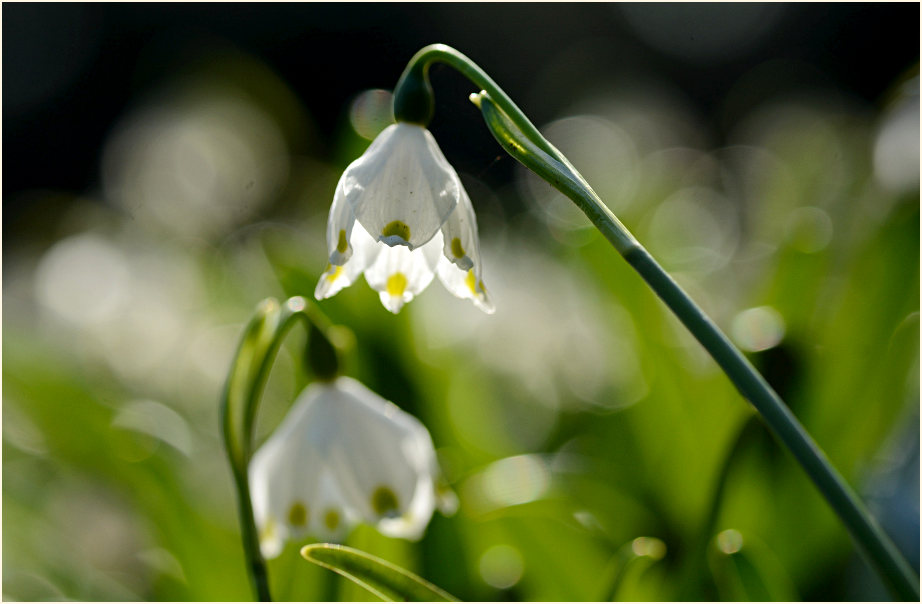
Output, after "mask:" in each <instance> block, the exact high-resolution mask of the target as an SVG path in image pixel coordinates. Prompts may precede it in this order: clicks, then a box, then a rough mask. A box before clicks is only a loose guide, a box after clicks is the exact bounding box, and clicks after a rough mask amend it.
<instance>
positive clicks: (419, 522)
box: [249, 377, 453, 558]
mask: <svg viewBox="0 0 922 604" xmlns="http://www.w3.org/2000/svg"><path fill="white" fill-rule="evenodd" d="M249 475H250V492H251V495H252V499H253V515H254V517H255V520H256V525H257V527H258V528H259V531H260V546H261V549H262V551H263V555H264V556H266V557H267V558H272V557H275V556H277V555H278V554H279V553H281V551H282V547H283V546H284V543H285V541H286V540H287V539H289V538H294V537H298V536H303V535H306V534H311V535H314V536H317V537H320V538H323V539H327V540H338V539H340V538H342V537H344V536H345V535H346V533H347V532H348V530H349V529H350V528H351V527H352V526H354V525H355V524H357V523H360V522H366V523H368V524H372V525H375V526H376V528H377V529H378V530H379V531H380V532H381V533H382V534H385V535H388V536H391V537H402V538H406V539H418V538H419V537H421V536H422V533H423V531H424V530H425V528H426V525H427V524H428V523H429V519H430V518H431V517H432V512H433V510H434V508H435V507H436V506H437V505H441V506H447V507H449V508H450V507H451V505H452V497H453V495H452V494H451V493H450V491H446V490H445V489H440V488H439V485H438V465H437V463H436V460H435V449H434V447H433V445H432V439H431V437H430V436H429V432H428V431H427V430H426V428H425V426H423V424H422V423H421V422H420V421H419V420H418V419H416V418H415V417H413V416H412V415H409V414H408V413H406V412H404V411H401V410H400V409H399V408H398V407H397V406H396V405H394V404H393V403H391V402H388V401H386V400H384V399H383V398H381V397H380V396H378V395H377V394H375V393H374V392H372V391H371V390H369V389H368V388H366V387H365V386H363V385H362V384H360V383H359V382H357V381H355V380H353V379H350V378H347V377H339V378H336V379H335V380H333V381H331V382H315V383H313V384H311V385H309V386H308V387H307V388H305V389H304V391H303V392H302V393H301V395H300V396H299V397H298V399H297V401H296V402H295V404H294V406H293V407H292V409H291V411H289V413H288V415H287V416H286V417H285V419H284V420H283V421H282V423H281V425H279V427H278V428H277V429H276V430H275V432H274V433H273V434H272V436H271V437H270V438H269V439H268V440H267V441H266V442H265V444H263V446H262V447H261V448H260V449H259V450H258V451H257V452H256V454H255V455H254V456H253V459H252V460H251V462H250V472H249Z"/></svg>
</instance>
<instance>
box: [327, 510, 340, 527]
mask: <svg viewBox="0 0 922 604" xmlns="http://www.w3.org/2000/svg"><path fill="white" fill-rule="evenodd" d="M323 525H324V526H325V527H327V529H328V530H331V531H335V530H336V529H337V528H338V527H339V512H337V511H336V510H334V509H332V508H331V509H329V510H327V513H326V514H324V515H323Z"/></svg>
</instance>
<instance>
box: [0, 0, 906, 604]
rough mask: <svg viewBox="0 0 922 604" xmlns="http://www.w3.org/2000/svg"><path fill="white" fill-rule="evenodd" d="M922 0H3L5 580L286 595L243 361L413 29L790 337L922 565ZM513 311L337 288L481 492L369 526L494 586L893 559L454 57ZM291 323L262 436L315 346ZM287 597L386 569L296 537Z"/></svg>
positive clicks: (703, 586)
mask: <svg viewBox="0 0 922 604" xmlns="http://www.w3.org/2000/svg"><path fill="white" fill-rule="evenodd" d="M918 17H919V9H918V6H917V5H913V4H908V5H898V6H897V5H884V6H878V5H861V4H850V5H806V6H804V5H761V4H751V5H750V4H747V5H706V6H705V5H684V4H683V5H674V4H666V5H631V4H628V5H607V4H592V5H582V4H580V5H557V4H548V5H544V4H540V5H522V4H518V5H466V4H445V5H443V4H422V5H391V4H381V5H322V4H319V5H260V6H256V5H232V6H229V5H190V6H185V5H135V6H129V5H66V6H65V5H25V4H15V5H10V4H4V5H3V72H4V74H3V89H4V103H3V117H4V129H3V151H4V168H5V169H4V171H3V211H4V224H3V241H4V242H3V451H2V455H3V468H2V469H3V500H2V504H3V526H2V528H3V542H2V545H3V552H2V553H3V569H2V570H3V589H2V596H3V599H5V600H64V599H76V600H240V599H247V598H249V597H250V591H249V586H248V582H247V577H246V575H245V573H244V566H243V556H242V552H241V548H240V541H239V537H238V527H237V524H236V502H235V500H234V491H233V489H232V485H231V480H230V472H229V470H228V468H227V464H226V462H225V458H224V455H223V452H222V449H221V443H220V438H219V430H218V397H219V394H220V389H221V386H222V381H223V377H224V373H225V371H226V370H227V368H228V366H229V363H230V359H231V355H232V354H233V350H234V347H235V345H236V341H237V338H238V336H239V332H240V330H241V328H242V326H243V324H244V322H245V321H246V320H247V318H248V317H249V315H250V313H251V312H252V310H253V309H254V307H255V305H256V303H257V302H258V301H259V300H261V299H262V298H264V297H267V296H274V297H277V298H286V297H288V296H292V295H305V296H310V294H311V293H312V292H313V289H314V286H315V284H316V279H317V278H318V276H319V275H320V273H321V271H322V269H323V268H324V266H325V242H324V240H323V237H324V226H325V221H326V212H327V210H328V209H329V204H330V201H331V200H332V191H333V186H334V185H335V183H336V180H337V179H338V177H339V174H340V173H341V171H342V169H343V168H344V167H345V165H346V164H347V163H348V162H349V161H351V160H352V159H354V158H355V157H357V156H358V155H359V154H360V153H361V152H362V150H363V149H364V147H365V146H366V145H367V144H368V142H369V140H370V139H371V138H373V137H374V135H375V134H376V133H377V132H378V131H380V130H381V129H382V128H383V127H384V126H385V125H386V124H387V123H388V120H389V119H390V118H389V114H388V111H389V102H390V97H389V92H388V91H387V89H390V88H392V87H393V85H394V84H395V83H396V80H397V78H398V77H399V75H400V71H401V70H402V68H403V66H404V65H405V63H406V61H407V60H408V59H409V58H410V56H411V55H412V54H413V52H415V51H416V50H418V49H419V48H420V47H422V46H423V45H425V44H428V43H431V42H444V43H447V44H450V45H453V46H455V47H456V48H458V49H459V50H460V51H462V52H464V53H466V54H468V55H469V56H470V57H471V58H472V59H473V60H475V61H477V62H478V63H479V64H480V65H481V66H482V67H483V68H484V69H485V70H486V71H487V72H488V73H490V74H491V75H492V76H493V77H494V79H496V80H497V81H498V83H499V84H500V85H501V86H503V87H504V88H505V89H506V91H507V92H508V93H509V94H510V95H511V96H512V97H513V99H515V100H516V101H517V102H518V103H519V105H520V106H521V107H522V108H523V109H524V111H525V112H526V113H527V114H528V115H529V116H531V118H532V119H533V121H535V122H536V123H537V124H539V126H540V127H541V129H542V131H543V132H545V134H546V135H547V137H548V138H549V139H550V140H551V141H552V142H553V143H554V144H555V145H557V146H558V147H559V148H560V149H561V150H562V151H563V152H564V153H565V154H567V155H568V157H569V158H570V159H571V161H572V162H573V163H574V164H575V165H576V166H577V167H578V168H579V169H580V170H581V171H582V172H583V174H584V175H585V176H586V178H587V179H588V180H589V182H590V183H591V184H592V185H593V187H594V188H595V190H596V191H597V192H598V193H599V194H600V195H601V197H602V198H603V199H604V200H605V201H606V202H607V203H608V205H609V206H610V207H611V208H612V209H613V210H614V211H615V213H616V214H617V215H618V216H619V217H620V218H621V220H622V221H623V222H624V223H625V224H626V225H627V226H628V228H630V229H631V230H632V231H633V232H634V233H635V235H636V236H637V237H638V239H640V240H641V241H642V242H643V243H644V244H645V245H646V246H647V247H648V248H649V249H650V251H651V252H652V253H653V255H654V256H655V257H657V258H658V259H659V260H660V262H661V263H662V264H663V265H664V266H665V267H666V268H667V270H669V271H670V272H671V273H672V274H673V275H674V277H675V278H676V279H677V280H678V281H679V282H680V283H681V284H682V285H683V286H684V287H685V288H687V290H688V292H689V293H690V294H691V296H692V297H693V298H694V299H695V300H696V301H697V302H698V303H699V304H701V305H702V307H703V308H704V309H705V310H706V311H707V312H708V313H710V314H711V316H712V317H713V318H714V319H715V321H716V322H717V323H718V324H719V325H720V326H721V327H723V328H724V329H725V330H726V331H727V332H728V334H729V335H730V336H731V338H732V339H733V340H734V342H736V343H737V344H738V345H739V346H740V347H741V348H742V349H743V350H744V351H746V352H747V353H748V354H749V355H750V358H751V359H752V360H753V362H754V363H755V364H756V365H757V366H758V367H759V368H760V369H761V370H762V371H763V372H764V374H765V375H766V377H767V378H768V379H769V381H770V382H771V383H772V384H773V385H774V387H775V388H776V389H777V390H778V392H779V393H780V394H781V395H782V397H783V398H784V399H785V400H786V401H787V402H788V403H789V405H790V406H791V408H792V410H793V411H794V413H795V414H796V415H797V416H798V418H800V420H801V421H802V422H803V424H804V425H805V426H806V428H807V429H808V430H809V431H810V432H811V434H812V435H813V436H814V438H815V439H816V440H817V442H818V443H819V444H820V446H821V447H822V448H823V449H824V450H825V452H826V453H827V454H828V456H829V458H830V459H831V461H832V462H833V464H834V465H835V466H836V467H837V468H838V469H839V470H840V471H841V472H842V473H843V474H844V475H845V477H846V478H847V479H848V480H849V482H850V483H851V484H852V485H853V486H855V487H856V489H857V490H859V492H860V493H861V494H862V495H863V497H864V498H865V500H866V501H867V502H868V504H869V506H870V507H871V509H872V511H873V512H874V514H875V515H876V517H877V518H878V519H879V520H880V521H881V523H882V524H883V525H884V526H885V528H886V529H887V531H888V532H889V533H890V535H891V536H892V537H893V539H894V540H895V541H896V542H897V544H898V545H899V546H900V547H901V549H902V550H903V551H904V552H905V554H906V555H907V557H908V558H909V559H910V561H911V562H912V563H913V565H914V566H915V568H916V569H917V570H918V566H919V79H918V57H919V32H918V29H917V28H916V24H917V22H918ZM433 83H434V86H435V90H436V97H437V106H436V117H435V119H434V121H433V124H432V131H433V133H434V134H435V136H436V138H437V139H438V141H439V143H440V145H441V146H442V149H443V151H444V152H445V154H446V156H447V158H448V159H449V161H451V162H452V163H453V164H454V165H455V167H456V169H457V170H458V171H459V173H460V174H461V178H462V181H463V182H464V184H465V186H466V188H467V190H468V192H469V193H470V196H471V198H472V200H473V203H474V207H475V209H476V211H477V215H478V221H479V225H480V235H481V241H482V248H483V249H482V256H483V259H484V273H485V282H486V284H487V286H488V287H489V288H490V291H491V295H492V296H493V300H494V302H495V304H496V306H497V312H496V314H495V315H493V316H485V315H482V314H481V313H480V312H479V311H478V310H476V309H475V308H474V307H473V306H472V305H470V304H469V303H466V302H463V301H460V300H457V299H455V298H452V297H451V296H450V295H449V294H447V293H446V292H445V291H444V290H443V289H442V288H441V285H440V284H438V283H433V284H432V285H431V286H430V288H429V289H428V290H427V291H425V292H424V293H423V294H422V295H420V296H419V297H418V298H417V299H416V300H415V301H413V302H412V303H411V304H410V305H408V306H407V307H406V308H405V309H404V310H403V311H402V312H401V314H400V315H397V316H393V315H391V314H390V313H388V312H387V311H385V310H384V309H383V308H382V307H381V305H380V303H379V302H378V299H377V295H376V294H375V292H373V291H372V290H371V289H370V288H368V287H367V285H366V284H365V283H363V282H358V283H356V284H354V285H353V286H352V287H350V288H348V289H346V290H344V291H343V292H342V293H340V294H339V295H337V296H335V297H334V298H331V299H329V300H326V301H324V302H322V303H321V304H320V306H321V308H322V309H323V310H324V312H326V313H327V314H328V315H329V316H330V317H331V319H333V320H334V321H335V322H337V323H341V324H344V325H347V326H349V327H350V328H351V329H352V330H353V331H354V334H355V346H354V348H353V349H352V351H351V352H350V354H349V356H348V359H347V367H346V372H347V373H348V374H349V375H352V376H354V377H356V378H358V379H360V380H361V381H363V382H364V383H365V384H366V385H368V386H369V387H370V388H372V389H373V390H375V391H376V392H378V393H380V394H381V395H382V396H385V397H386V398H389V399H390V400H393V401H394V402H395V403H397V404H398V405H399V406H401V407H402V408H404V409H406V410H408V411H409V412H411V413H413V414H415V415H417V416H418V417H419V418H420V419H422V420H423V422H424V423H425V424H426V425H427V426H428V427H429V429H430V430H431V432H432V435H433V439H434V441H435V444H436V446H437V448H438V451H439V455H440V461H441V464H442V468H443V470H444V472H445V474H446V476H447V478H448V480H449V482H450V483H451V486H452V488H453V489H454V490H455V492H456V493H457V494H458V496H459V499H460V508H459V510H458V512H457V513H456V514H454V515H453V516H451V517H444V516H440V515H438V514H436V516H435V517H434V518H433V521H432V523H431V524H430V526H429V529H428V531H427V533H426V535H425V537H424V538H423V539H422V540H421V541H420V542H418V543H408V542H403V541H398V540H393V539H388V538H385V537H382V536H380V535H378V534H377V533H375V532H374V531H373V530H372V529H370V528H368V527H360V528H359V529H357V530H356V531H355V532H354V533H353V534H352V535H350V537H349V539H348V543H349V544H350V545H353V546H355V547H358V548H360V549H364V550H366V551H369V552H371V553H374V554H376V555H378V556H381V557H384V558H386V559H388V560H391V561H393V562H395V563H398V564H401V565H403V566H406V567H408V568H410V569H412V570H414V571H416V572H418V573H420V574H422V575H423V576H425V577H426V578H428V579H429V580H431V581H433V582H435V583H437V584H438V585H440V586H442V587H443V588H445V589H447V590H448V591H450V592H452V593H453V594H455V595H456V596H458V597H460V598H462V599H471V600H565V601H567V600H600V599H606V598H609V597H614V598H615V599H620V600H670V599H686V600H687V599H692V600H700V599H706V600H711V599H721V600H747V599H752V600H766V599H768V600H792V599H794V600H796V599H820V600H836V599H845V600H863V599H881V598H886V597H887V594H886V592H885V591H883V588H882V587H881V585H880V584H879V583H878V582H877V580H876V579H875V578H874V577H873V576H872V574H871V573H870V571H869V570H868V568H867V566H866V565H865V564H864V563H863V561H862V560H861V559H860V557H859V555H858V554H857V552H856V551H855V549H854V546H853V544H852V542H851V540H850V539H849V537H848V535H847V534H846V532H845V531H844V529H843V528H842V527H841V526H840V525H839V524H838V522H837V520H836V518H835V517H834V515H833V513H832V512H831V511H830V509H829V508H828V507H827V505H826V504H825V502H824V501H823V500H822V499H821V497H820V495H819V494H818V493H817V492H816V490H815V489H814V488H813V486H812V484H811V483H810V482H809V481H808V480H807V478H806V476H805V475H804V474H803V472H802V471H801V470H800V468H799V467H798V466H797V465H796V464H795V462H794V461H793V459H792V458H791V457H790V456H789V455H788V454H787V453H785V452H784V451H782V450H781V449H780V448H779V446H778V444H777V443H776V442H775V441H774V440H773V438H772V437H771V436H770V435H769V434H768V433H767V432H766V431H765V430H764V429H763V428H762V427H761V424H759V423H758V422H757V421H755V420H754V419H753V416H752V412H751V411H750V408H749V406H748V405H747V404H745V403H744V402H743V401H742V400H741V398H740V397H739V396H738V395H737V393H736V392H735V390H734V389H733V387H732V386H731V385H730V384H729V382H728V381H727V379H726V378H725V377H724V376H723V375H722V374H721V373H720V372H719V370H718V369H717V368H716V366H715V364H714V363H713V362H712V361H711V360H710V359H709V358H708V357H707V356H706V354H705V353H704V352H703V351H702V349H701V348H700V347H699V346H698V345H697V343H696V342H695V341H694V340H693V339H692V338H691V337H690V336H689V335H688V334H687V333H685V332H684V330H683V328H682V327H681V325H680V324H679V323H678V322H677V321H676V320H675V319H673V318H672V317H671V316H670V315H669V314H668V312H667V311H666V309H665V307H664V306H663V305H662V304H661V303H660V302H659V301H658V300H657V299H656V298H655V297H654V296H653V294H652V293H651V292H650V291H648V289H647V288H646V287H645V286H644V284H643V283H642V282H641V280H640V279H639V277H637V276H636V275H635V274H633V273H632V271H631V270H630V269H629V268H628V266H627V265H626V264H625V263H624V262H623V261H622V260H621V259H620V258H619V257H618V255H617V254H616V253H615V252H614V250H612V249H611V248H610V247H609V245H608V244H607V242H605V241H604V240H603V239H602V238H601V237H600V236H599V235H598V234H597V233H596V232H595V231H594V230H593V229H592V228H591V227H590V226H589V223H588V221H587V220H586V219H585V218H584V217H583V216H582V215H581V214H579V212H578V211H577V210H576V209H575V208H574V207H572V206H571V204H569V203H568V202H567V201H566V200H565V199H564V198H563V197H562V196H560V195H558V194H557V193H556V192H555V191H553V190H552V189H550V188H549V187H548V186H547V185H545V184H544V183H542V182H541V181H538V180H537V179H536V178H534V177H532V176H530V175H529V174H527V173H526V172H525V171H524V170H522V169H521V168H520V167H519V166H517V165H516V164H515V163H514V162H513V160H511V159H509V158H507V157H504V156H503V154H502V152H501V150H500V148H499V146H498V145H497V144H496V143H495V142H494V141H493V140H492V138H491V137H490V135H489V133H488V132H487V131H486V129H485V128H483V127H482V125H481V118H480V116H479V114H478V112H477V110H476V108H475V107H473V105H471V104H470V103H469V102H468V101H467V94H468V93H470V92H474V90H473V88H472V87H471V86H470V85H468V84H467V83H466V82H465V81H464V80H463V79H462V78H461V77H460V76H458V75H457V74H455V73H453V72H451V71H450V70H449V69H447V68H434V69H433ZM302 345H303V334H301V333H297V332H295V333H294V335H292V336H291V337H290V338H289V341H288V342H287V343H286V348H285V350H284V351H283V353H282V354H281V355H280V357H279V359H278V361H277V363H276V366H275V368H274V371H273V374H272V377H271V379H270V382H269V384H268V389H267V392H266V396H265V399H264V408H263V410H262V412H261V416H260V438H264V437H265V435H266V434H268V432H269V431H271V429H272V428H273V426H274V425H275V424H277V422H278V421H279V420H280V418H281V417H282V415H283V414H284V412H285V410H286V409H287V406H288V404H289V403H290V401H291V400H293V398H294V396H295V395H296V394H297V392H298V391H299V389H300V388H301V387H303V385H304V384H305V382H306V379H307V378H306V376H305V375H304V373H303V371H302V369H301V366H300V360H299V359H300V356H299V355H300V347H301V346H302ZM300 545H303V543H292V544H289V547H288V548H287V549H286V550H285V552H284V554H283V555H282V556H281V557H280V558H278V559H276V560H273V561H272V562H271V563H270V573H271V580H272V586H273V591H274V595H275V596H276V597H277V598H278V599H289V600H317V599H328V598H338V599H342V600H357V599H358V600H362V599H366V598H367V595H366V594H365V593H364V592H362V591H360V590H358V589H357V588H354V587H352V586H350V585H348V584H346V583H345V582H343V581H341V580H340V579H338V578H334V577H333V576H332V575H331V574H330V573H328V572H326V571H323V570H321V569H318V568H314V567H313V566H312V565H310V564H309V563H307V562H305V561H303V560H301V559H300V558H299V557H298V556H297V549H298V547H299V546H300Z"/></svg>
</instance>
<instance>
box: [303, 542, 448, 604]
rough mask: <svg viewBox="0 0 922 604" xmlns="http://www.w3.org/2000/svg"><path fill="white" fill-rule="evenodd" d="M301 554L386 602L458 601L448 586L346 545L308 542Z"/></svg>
mask: <svg viewBox="0 0 922 604" xmlns="http://www.w3.org/2000/svg"><path fill="white" fill-rule="evenodd" d="M301 556H302V557H304V559H305V560H307V561H309V562H313V563H314V564H317V565H319V566H322V567H324V568H326V569H329V570H331V571H333V572H335V573H338V574H340V575H342V576H343V577H345V578H347V579H349V580H350V581H353V582H354V583H356V584H357V585H359V586H361V587H364V588H365V589H367V590H368V591H370V592H371V593H373V594H374V595H376V596H377V597H379V598H381V599H382V600H384V601H385V602H393V601H398V600H406V601H409V602H457V601H458V599H457V598H455V597H454V596H452V595H451V594H449V593H448V592H446V591H445V590H443V589H441V588H439V587H436V586H435V585H433V584H432V583H429V582H428V581H426V580H425V579H423V578H422V577H420V576H418V575H415V574H413V573H411V572H410V571H408V570H405V569H403V568H400V567H399V566H396V565H394V564H391V563H390V562H388V561H387V560H382V559H381V558H378V557H376V556H372V555H371V554H366V553H365V552H362V551H359V550H357V549H353V548H351V547H346V546H345V545H335V544H330V543H316V544H314V545H305V546H304V547H303V548H301Z"/></svg>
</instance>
